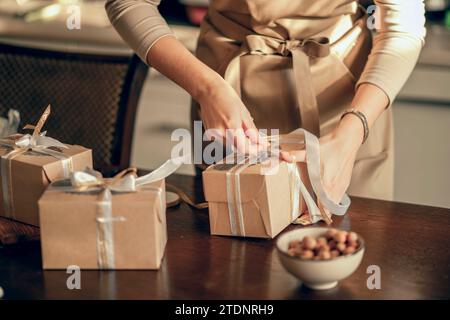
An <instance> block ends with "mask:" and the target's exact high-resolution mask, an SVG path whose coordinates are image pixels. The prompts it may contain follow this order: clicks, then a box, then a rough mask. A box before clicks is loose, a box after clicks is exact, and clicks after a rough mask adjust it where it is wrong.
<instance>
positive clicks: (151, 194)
mask: <svg viewBox="0 0 450 320" xmlns="http://www.w3.org/2000/svg"><path fill="white" fill-rule="evenodd" d="M180 165H181V162H180V161H178V160H177V159H174V160H168V161H166V163H165V164H164V165H162V166H161V167H160V168H158V169H156V170H154V171H153V172H152V173H150V174H147V175H145V176H142V177H137V176H136V170H134V169H128V170H125V171H123V172H121V173H119V174H118V175H116V176H115V177H114V178H110V179H105V178H103V177H101V175H100V174H99V173H96V172H94V171H92V170H85V171H84V172H74V173H73V174H72V176H71V179H66V180H61V181H57V182H55V183H52V184H51V185H50V186H49V187H48V188H47V190H46V191H45V192H44V194H43V195H42V197H41V199H40V200H39V210H40V226H41V246H42V264H43V268H44V269H66V268H67V267H68V266H70V265H76V266H78V267H80V268H82V269H110V270H112V269H135V270H139V269H158V268H159V267H160V265H161V260H162V258H163V256H164V249H165V246H166V242H167V227H166V200H165V182H164V181H165V178H166V177H167V176H169V175H170V174H172V173H173V172H174V171H175V170H176V169H178V167H179V166H180Z"/></svg>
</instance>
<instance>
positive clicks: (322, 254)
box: [319, 250, 331, 260]
mask: <svg viewBox="0 0 450 320" xmlns="http://www.w3.org/2000/svg"><path fill="white" fill-rule="evenodd" d="M319 258H320V259H322V260H328V259H331V254H330V251H326V250H321V251H320V252H319Z"/></svg>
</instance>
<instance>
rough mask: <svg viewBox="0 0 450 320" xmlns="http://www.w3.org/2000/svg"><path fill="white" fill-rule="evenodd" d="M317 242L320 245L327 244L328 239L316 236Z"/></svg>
mask: <svg viewBox="0 0 450 320" xmlns="http://www.w3.org/2000/svg"><path fill="white" fill-rule="evenodd" d="M317 243H318V244H320V245H324V244H328V240H327V238H325V237H319V238H317Z"/></svg>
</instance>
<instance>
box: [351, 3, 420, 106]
mask: <svg viewBox="0 0 450 320" xmlns="http://www.w3.org/2000/svg"><path fill="white" fill-rule="evenodd" d="M375 4H376V6H377V7H376V10H378V11H379V12H377V15H376V17H378V18H379V20H380V21H379V25H378V26H377V27H378V30H377V32H376V34H375V37H374V43H373V48H372V51H371V54H370V56H369V59H368V61H367V64H366V67H365V69H364V71H363V73H362V75H361V77H360V79H359V81H358V83H357V87H358V86H359V85H361V84H362V83H371V84H373V85H376V86H377V87H379V88H380V89H382V90H383V91H384V92H385V93H386V95H387V96H388V98H389V105H390V104H392V102H393V100H394V99H395V97H396V96H397V94H398V93H399V91H400V90H401V88H402V87H403V85H404V84H405V82H406V80H407V79H408V77H409V76H410V74H411V72H412V70H413V68H414V66H415V65H416V63H417V60H418V58H419V54H420V51H421V49H422V47H423V45H424V38H425V33H426V30H425V7H424V3H423V0H375ZM375 19H377V18H375Z"/></svg>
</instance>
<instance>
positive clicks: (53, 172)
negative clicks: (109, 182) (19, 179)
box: [0, 144, 92, 182]
mask: <svg viewBox="0 0 450 320" xmlns="http://www.w3.org/2000/svg"><path fill="white" fill-rule="evenodd" d="M66 146H67V149H63V148H61V149H57V150H58V151H59V152H61V153H62V154H63V155H66V156H68V157H80V158H81V157H85V158H86V161H85V163H92V150H90V149H87V148H85V147H82V146H79V145H68V144H67V145H66ZM9 151H10V150H9V149H8V148H5V147H1V146H0V156H2V155H5V154H6V153H8V152H9ZM12 161H18V162H21V163H23V164H27V165H30V166H34V167H39V168H42V170H43V172H44V174H45V176H46V178H47V179H48V180H49V181H50V182H54V181H56V180H59V179H61V167H62V163H61V160H60V159H57V158H55V157H53V156H50V155H45V154H41V153H37V152H34V151H28V152H26V153H25V154H22V155H20V156H18V157H16V158H14V159H13V160H12ZM83 163H84V162H83ZM80 170H81V168H80Z"/></svg>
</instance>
